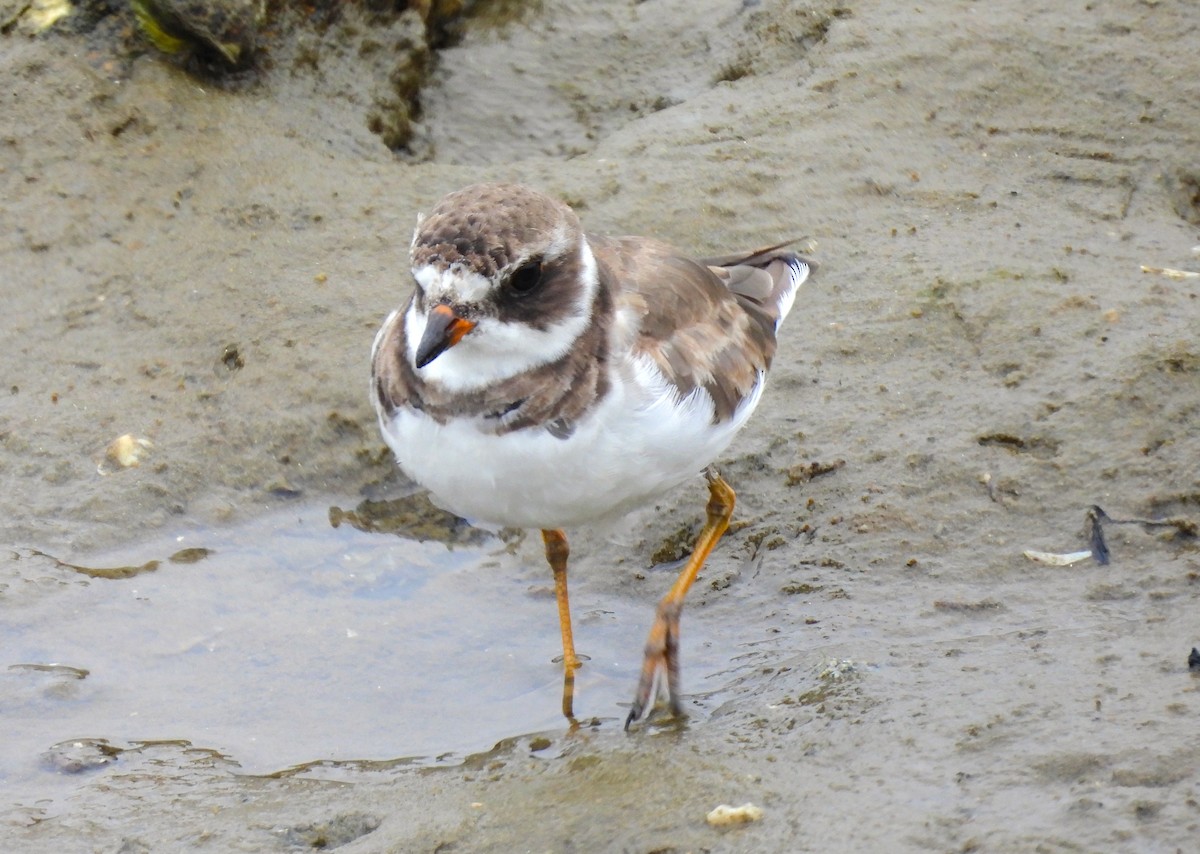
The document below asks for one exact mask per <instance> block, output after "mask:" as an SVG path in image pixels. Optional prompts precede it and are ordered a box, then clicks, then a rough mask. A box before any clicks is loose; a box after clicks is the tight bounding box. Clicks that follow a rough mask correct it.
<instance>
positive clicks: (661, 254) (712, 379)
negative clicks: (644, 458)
mask: <svg viewBox="0 0 1200 854" xmlns="http://www.w3.org/2000/svg"><path fill="white" fill-rule="evenodd" d="M588 239H589V241H590V243H591V245H592V248H593V251H594V253H595V255H596V260H597V264H598V265H599V267H600V269H601V275H602V276H606V277H607V279H608V282H609V286H610V288H611V290H612V293H613V295H614V303H615V306H616V308H617V309H618V311H623V312H631V313H633V314H634V315H635V316H636V317H638V318H639V319H640V324H639V328H638V333H637V338H636V340H635V341H634V345H633V346H634V352H635V354H645V355H647V356H649V357H650V358H651V359H653V360H654V362H655V364H656V365H657V366H658V367H659V369H660V370H661V371H662V372H663V374H664V376H666V377H667V379H668V380H669V381H671V382H672V383H674V385H675V386H676V387H677V388H678V389H679V394H680V395H681V396H686V395H688V394H690V393H691V392H692V391H694V390H695V389H697V388H703V389H705V390H706V391H707V392H708V393H709V394H710V395H711V396H712V399H713V403H714V412H713V421H714V422H715V423H719V422H721V421H725V420H728V419H729V418H730V417H732V415H733V413H734V412H735V411H736V410H737V408H738V406H739V405H740V404H741V403H742V401H744V400H745V399H746V398H747V397H749V396H750V395H751V394H752V393H753V391H754V388H755V386H756V385H757V384H758V382H759V377H760V376H761V373H762V372H764V371H766V370H767V368H769V367H770V366H771V359H772V357H773V356H774V355H775V327H776V325H777V324H778V321H779V317H780V299H781V295H782V294H783V292H784V290H786V289H787V288H789V287H794V284H793V283H792V281H791V272H790V267H789V264H788V262H789V259H793V258H794V257H795V256H793V255H791V254H790V253H787V252H784V251H782V247H778V246H777V247H771V248H770V249H767V250H759V251H757V252H751V253H744V254H742V255H732V256H726V257H723V258H716V259H705V260H704V261H696V260H693V259H691V258H687V257H685V256H683V255H681V254H679V253H678V252H677V251H676V250H674V249H672V248H671V247H670V246H667V245H666V244H663V243H660V242H658V241H654V240H649V239H646V238H638V237H621V238H600V237H591V236H589V238H588ZM713 262H715V263H713Z"/></svg>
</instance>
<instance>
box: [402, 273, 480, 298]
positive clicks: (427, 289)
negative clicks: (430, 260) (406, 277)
mask: <svg viewBox="0 0 1200 854" xmlns="http://www.w3.org/2000/svg"><path fill="white" fill-rule="evenodd" d="M412 273H413V278H414V279H416V280H417V284H418V285H420V286H421V291H422V292H423V293H424V294H425V296H426V297H427V298H428V299H430V300H432V301H433V302H440V301H443V300H444V301H446V302H450V303H459V302H483V300H484V299H486V298H487V295H488V292H489V291H490V290H491V287H492V283H491V281H490V280H489V279H487V278H485V277H484V276H481V275H479V274H478V273H476V272H475V271H474V270H468V269H466V268H465V267H463V266H461V265H459V264H455V265H453V266H451V267H450V268H449V269H448V270H439V269H438V268H437V267H435V266H434V265H432V264H425V265H423V266H421V267H415V268H414V269H413V271H412Z"/></svg>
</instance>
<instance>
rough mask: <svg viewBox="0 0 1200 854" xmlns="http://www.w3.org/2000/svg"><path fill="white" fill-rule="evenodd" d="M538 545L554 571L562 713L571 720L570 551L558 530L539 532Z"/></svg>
mask: <svg viewBox="0 0 1200 854" xmlns="http://www.w3.org/2000/svg"><path fill="white" fill-rule="evenodd" d="M542 542H543V543H545V545H546V561H547V562H548V563H549V564H550V569H551V570H552V571H553V572H554V598H555V599H556V600H557V601H558V626H559V628H560V629H561V630H562V648H563V694H562V713H563V716H564V717H565V718H567V720H570V721H574V720H575V714H574V705H575V671H576V670H577V669H578V668H579V658H578V657H577V656H576V655H575V639H574V637H573V636H572V634H571V602H570V599H569V598H568V597H567V557H568V556H569V555H570V553H571V550H570V548H569V547H568V546H567V535H566V534H565V533H564V532H563V531H562V529H561V528H556V529H553V530H545V529H543V530H542Z"/></svg>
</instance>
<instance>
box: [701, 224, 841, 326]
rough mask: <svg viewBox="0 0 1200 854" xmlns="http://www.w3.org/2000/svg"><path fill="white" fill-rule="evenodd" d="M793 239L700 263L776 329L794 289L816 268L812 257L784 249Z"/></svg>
mask: <svg viewBox="0 0 1200 854" xmlns="http://www.w3.org/2000/svg"><path fill="white" fill-rule="evenodd" d="M795 242H796V241H795V240H789V241H787V242H785V243H779V244H776V245H774V246H767V247H765V248H762V249H755V250H753V251H751V252H743V253H738V254H731V255H722V256H718V257H714V258H705V259H703V261H702V263H704V264H707V265H708V266H709V267H710V268H711V269H712V270H713V272H715V273H717V275H719V276H721V278H723V279H724V280H725V284H726V286H727V287H728V288H729V290H730V291H732V292H733V293H734V294H736V295H737V296H738V298H739V299H740V300H741V302H742V304H743V306H746V307H747V308H749V306H750V305H753V306H754V308H755V309H756V311H754V312H752V313H754V314H756V315H759V316H765V317H764V319H768V318H769V320H770V323H771V327H772V328H775V329H777V328H778V327H779V324H780V323H781V322H782V321H783V319H784V318H785V317H787V314H788V312H789V311H790V310H791V308H792V303H793V302H794V301H795V299H796V291H797V290H799V288H800V285H802V284H804V281H805V280H806V279H807V278H808V275H809V273H810V272H811V271H812V270H814V269H815V268H816V267H817V263H816V262H815V261H814V260H812V259H811V258H809V257H807V256H805V255H800V254H798V253H796V252H790V251H788V250H787V248H786V247H788V246H791V245H792V244H793V243H795Z"/></svg>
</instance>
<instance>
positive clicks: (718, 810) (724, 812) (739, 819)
mask: <svg viewBox="0 0 1200 854" xmlns="http://www.w3.org/2000/svg"><path fill="white" fill-rule="evenodd" d="M762 817H763V811H762V807H756V806H755V805H754V804H742V805H741V806H740V807H731V806H730V805H729V804H721V805H720V806H719V807H715V808H714V809H713V811H712V812H710V813H709V814H708V815H707V816H706V817H705V821H707V822H708V823H709V824H711V825H712V826H713V827H726V826H727V825H730V824H746V823H748V822H751V821H758V820H759V819H760V818H762Z"/></svg>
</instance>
